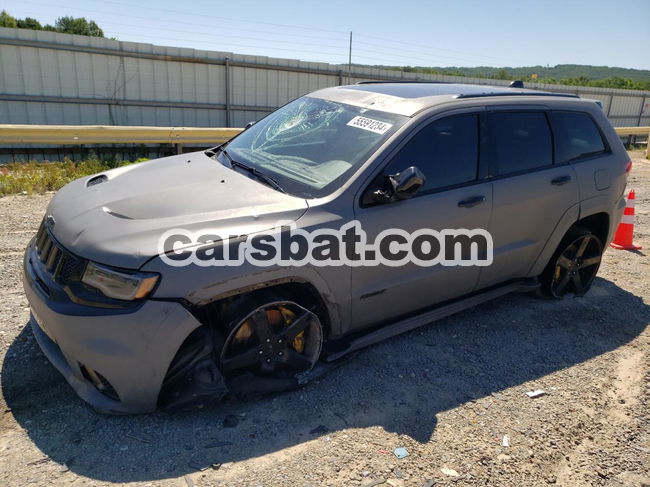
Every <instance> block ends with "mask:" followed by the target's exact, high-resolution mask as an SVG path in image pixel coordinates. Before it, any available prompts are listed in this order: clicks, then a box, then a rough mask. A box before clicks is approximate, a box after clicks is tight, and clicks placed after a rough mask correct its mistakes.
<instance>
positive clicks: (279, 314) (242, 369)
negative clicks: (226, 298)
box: [219, 298, 323, 393]
mask: <svg viewBox="0 0 650 487" xmlns="http://www.w3.org/2000/svg"><path fill="white" fill-rule="evenodd" d="M226 314H227V315H228V316H227V320H224V321H226V323H227V324H226V326H227V328H228V329H229V334H228V337H227V338H226V341H225V343H224V345H223V349H222V351H221V356H220V361H219V365H220V369H221V373H222V374H223V375H224V377H226V380H227V381H228V382H229V385H230V386H231V387H232V389H234V391H233V392H238V391H241V392H243V393H255V392H270V391H272V390H276V389H287V388H290V386H291V385H292V384H296V381H295V377H296V376H297V375H299V374H302V373H305V372H308V371H310V370H311V369H312V368H313V367H314V365H315V364H316V362H317V361H318V358H319V356H320V352H321V347H322V344H323V329H322V326H321V322H320V320H319V318H318V316H317V315H316V313H314V312H312V311H309V310H308V309H306V308H304V307H303V306H301V305H300V304H298V303H296V302H294V301H289V300H275V299H272V300H264V299H262V300H260V299H252V298H251V299H250V300H249V299H246V298H244V299H243V300H242V302H240V303H238V304H237V305H235V306H234V307H233V308H232V309H230V310H228V311H226Z"/></svg>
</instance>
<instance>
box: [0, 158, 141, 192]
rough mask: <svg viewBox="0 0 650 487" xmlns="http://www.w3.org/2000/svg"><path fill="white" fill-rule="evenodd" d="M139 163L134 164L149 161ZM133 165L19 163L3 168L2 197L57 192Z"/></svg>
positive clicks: (96, 161) (0, 178)
mask: <svg viewBox="0 0 650 487" xmlns="http://www.w3.org/2000/svg"><path fill="white" fill-rule="evenodd" d="M146 160H147V159H138V160H137V161H134V162H141V161H146ZM134 162H130V161H101V160H99V159H95V158H91V159H87V160H84V161H80V162H73V161H71V160H64V161H63V162H34V161H31V162H17V163H11V164H7V165H2V166H0V197H2V196H7V195H11V194H35V193H44V192H46V191H56V190H57V189H59V188H61V187H63V186H65V185H66V184H68V183H69V182H70V181H73V180H75V179H77V178H80V177H83V176H88V175H90V174H95V173H98V172H102V171H106V170H108V169H113V168H116V167H120V166H126V165H128V164H133V163H134Z"/></svg>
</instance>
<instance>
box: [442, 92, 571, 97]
mask: <svg viewBox="0 0 650 487" xmlns="http://www.w3.org/2000/svg"><path fill="white" fill-rule="evenodd" d="M488 96H560V97H562V98H580V97H579V96H578V95H572V94H571V93H547V92H543V91H540V92H534V91H524V92H516V91H514V92H512V93H505V92H500V93H499V92H494V93H466V94H460V95H456V96H455V98H482V97H488Z"/></svg>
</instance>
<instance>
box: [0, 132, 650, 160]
mask: <svg viewBox="0 0 650 487" xmlns="http://www.w3.org/2000/svg"><path fill="white" fill-rule="evenodd" d="M615 130H616V133H617V134H618V135H648V136H649V137H650V127H615ZM241 131H242V129H240V128H205V127H138V126H119V125H0V144H13V145H15V144H53V145H67V144H75V145H76V144H176V145H177V146H179V149H180V148H181V146H182V145H183V144H206V145H209V144H218V143H220V142H225V141H227V140H229V139H231V138H232V137H234V136H235V135H237V134H238V133H239V132H241ZM646 156H647V157H650V144H649V145H648V149H646Z"/></svg>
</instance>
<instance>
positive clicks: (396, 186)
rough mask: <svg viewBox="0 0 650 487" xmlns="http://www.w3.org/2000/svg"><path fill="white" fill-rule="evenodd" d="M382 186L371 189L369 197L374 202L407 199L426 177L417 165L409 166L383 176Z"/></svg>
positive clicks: (422, 184)
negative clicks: (393, 173) (390, 174)
mask: <svg viewBox="0 0 650 487" xmlns="http://www.w3.org/2000/svg"><path fill="white" fill-rule="evenodd" d="M385 178H386V179H385V183H384V187H383V188H378V189H376V188H375V189H371V190H370V195H369V196H370V199H371V201H373V202H375V203H389V202H392V201H399V200H407V199H410V198H412V197H413V196H415V195H416V193H417V192H418V191H419V190H420V188H421V187H422V186H424V183H425V182H426V179H427V178H426V177H425V176H424V174H423V173H422V171H420V170H419V169H418V168H417V167H415V166H411V167H408V168H406V169H404V170H403V171H402V172H399V173H397V174H395V175H393V176H385Z"/></svg>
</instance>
